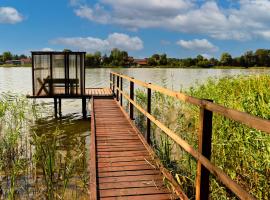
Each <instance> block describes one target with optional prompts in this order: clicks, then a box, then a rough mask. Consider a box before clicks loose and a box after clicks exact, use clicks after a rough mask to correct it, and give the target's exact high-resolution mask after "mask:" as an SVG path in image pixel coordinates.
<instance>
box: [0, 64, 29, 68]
mask: <svg viewBox="0 0 270 200" xmlns="http://www.w3.org/2000/svg"><path fill="white" fill-rule="evenodd" d="M0 67H32V64H24V65H14V64H3V65H0Z"/></svg>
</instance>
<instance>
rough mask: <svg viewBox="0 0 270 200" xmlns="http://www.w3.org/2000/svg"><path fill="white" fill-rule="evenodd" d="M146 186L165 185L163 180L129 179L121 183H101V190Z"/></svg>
mask: <svg viewBox="0 0 270 200" xmlns="http://www.w3.org/2000/svg"><path fill="white" fill-rule="evenodd" d="M144 187H164V185H163V184H162V183H161V182H155V181H153V180H149V181H137V182H136V181H135V182H134V181H132V182H131V181H127V182H119V183H102V184H100V185H99V189H100V190H108V189H126V188H144Z"/></svg>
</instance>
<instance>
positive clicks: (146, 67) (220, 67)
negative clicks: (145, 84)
mask: <svg viewBox="0 0 270 200" xmlns="http://www.w3.org/2000/svg"><path fill="white" fill-rule="evenodd" d="M1 67H3V68H10V67H32V65H31V64H27V65H10V64H4V65H0V68H1ZM85 68H86V69H107V68H111V69H140V68H141V69H270V67H265V66H261V67H259V66H258V67H237V66H214V67H196V66H194V67H174V66H155V67H152V66H143V67H113V66H102V67H88V66H86V67H85Z"/></svg>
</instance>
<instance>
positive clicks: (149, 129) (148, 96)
mask: <svg viewBox="0 0 270 200" xmlns="http://www.w3.org/2000/svg"><path fill="white" fill-rule="evenodd" d="M149 84H151V83H149ZM147 112H148V113H149V114H151V89H150V88H147ZM146 126H147V130H146V141H147V142H148V144H150V143H151V121H150V119H148V118H147V121H146Z"/></svg>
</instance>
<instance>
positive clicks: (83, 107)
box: [82, 97, 87, 119]
mask: <svg viewBox="0 0 270 200" xmlns="http://www.w3.org/2000/svg"><path fill="white" fill-rule="evenodd" d="M82 114H83V119H86V115H87V111H86V98H85V97H82Z"/></svg>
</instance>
